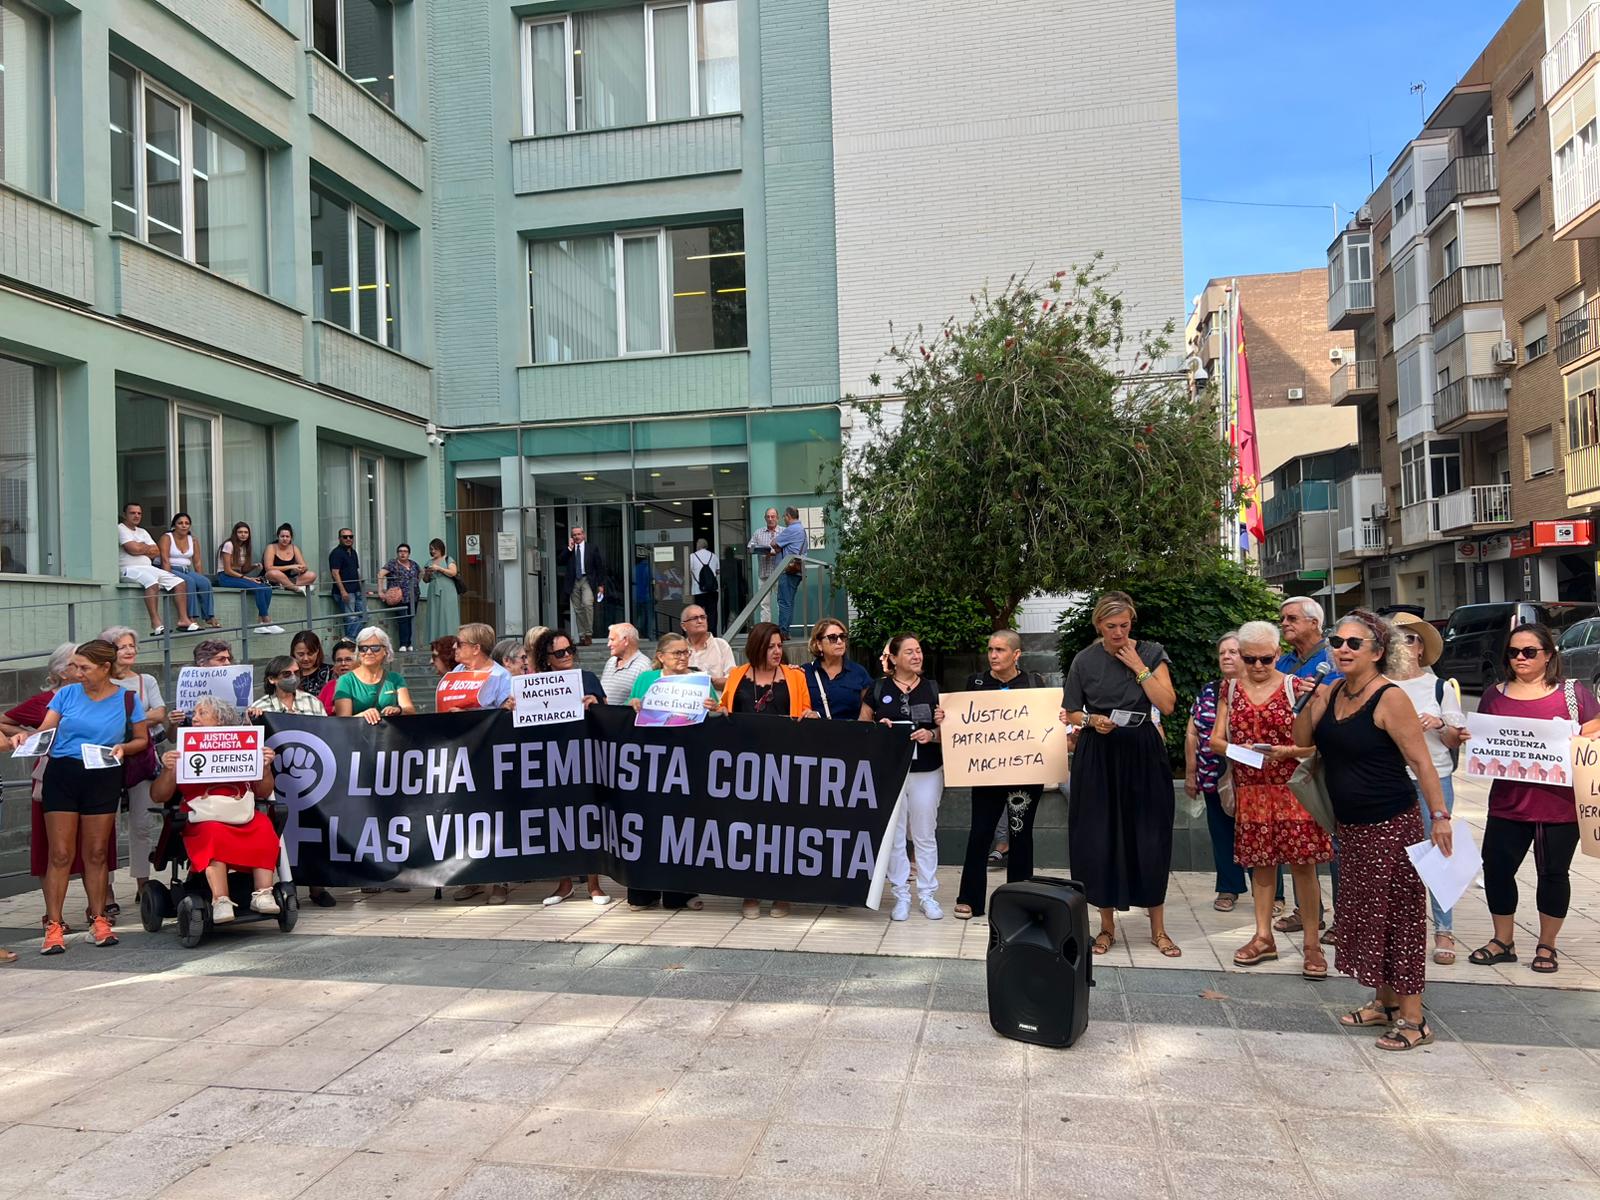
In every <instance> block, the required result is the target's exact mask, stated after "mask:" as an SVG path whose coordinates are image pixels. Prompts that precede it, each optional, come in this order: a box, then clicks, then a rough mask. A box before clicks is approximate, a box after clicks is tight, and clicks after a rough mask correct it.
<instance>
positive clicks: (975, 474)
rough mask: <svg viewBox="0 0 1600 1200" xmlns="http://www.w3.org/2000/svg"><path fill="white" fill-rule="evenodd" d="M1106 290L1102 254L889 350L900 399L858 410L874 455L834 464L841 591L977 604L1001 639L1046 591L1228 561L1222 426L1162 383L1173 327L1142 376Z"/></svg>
mask: <svg viewBox="0 0 1600 1200" xmlns="http://www.w3.org/2000/svg"><path fill="white" fill-rule="evenodd" d="M1108 279H1109V272H1108V271H1106V270H1103V269H1102V268H1101V266H1100V262H1099V258H1098V256H1097V257H1096V259H1095V260H1094V262H1093V263H1091V265H1090V266H1088V267H1086V268H1078V269H1074V270H1073V271H1070V272H1069V271H1061V272H1057V273H1056V274H1055V275H1053V276H1051V277H1050V278H1049V279H1047V280H1045V281H1044V282H1043V283H1037V282H1034V281H1031V280H1029V279H1027V278H1026V277H1016V276H1013V277H1012V279H1011V280H1010V281H1009V282H1008V283H1007V284H1006V286H1005V287H1004V288H1002V289H1001V290H999V291H998V292H993V293H991V292H990V291H988V290H987V289H986V290H984V291H983V292H982V293H981V294H979V295H977V296H973V297H970V300H971V303H972V306H973V308H972V314H971V316H970V317H968V318H967V319H965V320H957V319H956V318H954V317H952V318H950V319H949V320H947V321H946V322H945V323H944V325H943V326H942V327H941V328H940V329H939V330H938V331H937V332H936V333H932V334H929V333H927V332H925V331H924V330H923V329H922V328H921V327H919V328H918V329H917V330H916V331H915V332H914V333H913V334H912V335H911V336H909V337H894V341H893V344H892V345H891V346H890V348H889V352H888V355H887V358H888V361H889V362H890V363H891V364H892V365H893V382H894V386H895V389H896V391H897V392H898V396H897V397H892V398H890V399H888V400H874V401H865V402H859V403H860V408H861V410H862V411H863V413H864V415H865V418H866V420H867V422H868V425H869V429H870V432H871V435H872V436H871V440H870V441H869V443H868V444H867V445H866V446H865V447H864V448H863V449H861V450H858V451H855V452H846V453H844V454H842V455H841V457H840V460H839V463H838V474H839V476H840V478H839V479H837V480H836V481H835V483H836V485H837V486H836V487H835V491H836V492H837V493H838V494H839V495H840V497H841V498H840V501H839V512H838V522H837V528H838V530H839V549H838V554H837V566H838V571H839V575H840V580H841V582H842V583H843V584H844V586H846V587H847V588H850V589H851V590H852V591H855V590H860V591H863V592H868V593H876V594H879V595H885V594H894V593H903V592H905V591H908V590H912V589H927V590H942V591H945V592H953V593H955V594H958V595H972V596H974V597H975V598H976V599H977V600H978V601H979V603H980V604H981V605H982V606H983V610H984V613H985V615H986V616H987V617H988V619H989V620H990V621H991V622H992V627H993V628H995V629H1004V628H1008V627H1009V626H1010V625H1011V624H1012V621H1013V618H1014V616H1015V614H1016V610H1017V606H1018V605H1019V604H1020V603H1021V602H1022V600H1023V599H1025V598H1026V597H1028V596H1030V595H1032V594H1034V593H1036V592H1069V591H1075V590H1078V589H1089V588H1094V587H1097V586H1099V585H1100V584H1101V583H1102V581H1104V580H1106V579H1113V578H1119V577H1124V576H1127V575H1132V574H1141V573H1148V572H1150V571H1152V570H1159V571H1162V572H1182V571H1185V570H1186V569H1189V568H1192V567H1196V566H1199V565H1202V564H1204V563H1207V562H1209V561H1211V560H1214V559H1215V557H1216V555H1217V550H1216V538H1217V526H1218V512H1219V504H1220V499H1221V497H1222V496H1223V495H1224V494H1225V491H1226V489H1227V486H1228V482H1229V469H1230V458H1229V452H1228V449H1227V447H1226V446H1225V445H1224V444H1223V443H1222V441H1221V439H1220V438H1219V437H1218V434H1217V430H1216V425H1215V414H1214V412H1213V411H1212V410H1211V409H1210V407H1209V406H1208V405H1207V404H1205V403H1204V402H1202V401H1201V400H1199V399H1197V398H1195V397H1192V396H1190V395H1189V392H1188V389H1187V388H1186V387H1185V386H1183V385H1182V384H1181V383H1175V382H1173V381H1171V380H1170V379H1166V380H1156V379H1152V378H1150V375H1149V371H1150V367H1151V364H1152V362H1153V361H1155V360H1156V359H1157V358H1158V357H1159V356H1160V355H1162V354H1163V353H1164V352H1165V351H1166V349H1167V342H1166V340H1165V339H1166V337H1167V336H1170V334H1171V332H1172V328H1171V326H1170V325H1169V326H1168V327H1167V329H1166V330H1164V331H1163V333H1162V335H1161V336H1160V337H1156V338H1147V339H1143V340H1141V343H1140V345H1139V346H1138V348H1137V351H1136V352H1135V353H1133V354H1132V356H1131V363H1130V362H1129V358H1128V356H1126V355H1125V354H1124V349H1123V347H1124V334H1123V312H1122V300H1121V298H1120V297H1119V296H1117V295H1116V294H1114V293H1113V292H1111V291H1110V290H1109V289H1108V288H1107V286H1106V285H1107V281H1108ZM891 336H894V331H893V329H892V327H891ZM872 382H873V385H874V386H877V385H878V384H879V382H880V378H879V377H878V376H873V377H872ZM886 405H892V406H893V407H886ZM896 408H898V409H899V410H900V411H899V412H898V419H895V418H896V412H895V409H896Z"/></svg>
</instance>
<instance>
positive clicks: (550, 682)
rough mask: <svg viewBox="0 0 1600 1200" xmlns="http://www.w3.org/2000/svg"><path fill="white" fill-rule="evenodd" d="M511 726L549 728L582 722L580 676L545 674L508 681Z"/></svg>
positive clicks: (558, 672) (569, 673)
mask: <svg viewBox="0 0 1600 1200" xmlns="http://www.w3.org/2000/svg"><path fill="white" fill-rule="evenodd" d="M511 683H512V688H511V698H512V700H513V702H514V707H513V708H512V724H513V725H515V726H516V727H517V728H518V729H521V728H524V727H526V726H528V725H550V724H554V723H556V722H558V721H581V720H583V672H582V671H546V672H542V673H540V674H537V675H518V676H517V677H516V678H515V679H513V680H512V681H511Z"/></svg>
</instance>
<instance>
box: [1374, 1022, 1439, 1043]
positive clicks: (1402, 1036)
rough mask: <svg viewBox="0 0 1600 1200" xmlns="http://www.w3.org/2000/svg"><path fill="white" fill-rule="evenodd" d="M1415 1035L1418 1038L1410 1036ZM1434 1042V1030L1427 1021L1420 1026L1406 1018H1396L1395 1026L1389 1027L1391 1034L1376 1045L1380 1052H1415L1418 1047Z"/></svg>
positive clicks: (1380, 1039)
mask: <svg viewBox="0 0 1600 1200" xmlns="http://www.w3.org/2000/svg"><path fill="white" fill-rule="evenodd" d="M1413 1033H1414V1034H1416V1035H1417V1036H1416V1037H1410V1036H1408V1035H1409V1034H1413ZM1432 1042H1433V1029H1432V1027H1431V1026H1430V1025H1429V1024H1428V1022H1427V1021H1426V1020H1423V1022H1422V1023H1421V1024H1420V1025H1418V1024H1415V1023H1413V1022H1411V1021H1408V1020H1406V1019H1405V1018H1404V1017H1396V1018H1395V1020H1394V1024H1393V1025H1391V1026H1389V1032H1388V1033H1386V1034H1384V1035H1383V1036H1382V1037H1381V1038H1379V1039H1378V1041H1377V1043H1376V1044H1377V1047H1378V1049H1379V1050H1394V1051H1399V1050H1415V1049H1416V1048H1417V1047H1418V1046H1427V1045H1429V1044H1431V1043H1432Z"/></svg>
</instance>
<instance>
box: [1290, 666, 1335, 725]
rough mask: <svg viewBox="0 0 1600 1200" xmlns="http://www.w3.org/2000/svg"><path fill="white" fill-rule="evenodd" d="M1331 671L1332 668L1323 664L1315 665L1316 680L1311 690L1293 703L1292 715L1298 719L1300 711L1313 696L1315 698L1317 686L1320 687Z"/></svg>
mask: <svg viewBox="0 0 1600 1200" xmlns="http://www.w3.org/2000/svg"><path fill="white" fill-rule="evenodd" d="M1332 670H1333V667H1332V666H1330V665H1329V664H1327V663H1325V662H1323V663H1318V664H1317V677H1316V680H1315V681H1314V683H1313V686H1312V688H1311V690H1310V691H1309V692H1307V693H1306V694H1305V695H1304V696H1301V697H1300V699H1298V700H1296V701H1295V702H1294V715H1295V716H1297V717H1298V716H1299V715H1300V711H1301V709H1303V708H1305V706H1306V705H1308V704H1310V703H1311V697H1313V696H1315V695H1316V694H1317V685H1320V684H1321V683H1322V681H1323V679H1324V678H1325V677H1326V676H1327V675H1328V673H1329V672H1331V671H1332Z"/></svg>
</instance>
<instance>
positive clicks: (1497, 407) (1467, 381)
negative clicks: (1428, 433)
mask: <svg viewBox="0 0 1600 1200" xmlns="http://www.w3.org/2000/svg"><path fill="white" fill-rule="evenodd" d="M1505 415H1506V381H1505V378H1504V377H1503V376H1500V375H1463V376H1462V377H1461V378H1460V379H1456V380H1453V381H1451V382H1450V383H1447V384H1445V385H1444V386H1443V387H1442V388H1440V389H1439V390H1438V391H1437V392H1435V393H1434V394H1433V424H1434V428H1435V429H1437V430H1439V432H1441V433H1444V432H1446V431H1448V429H1449V427H1450V426H1451V425H1453V424H1454V423H1455V422H1457V421H1461V420H1465V419H1466V418H1467V417H1480V418H1484V417H1495V418H1498V417H1503V416H1505Z"/></svg>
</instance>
